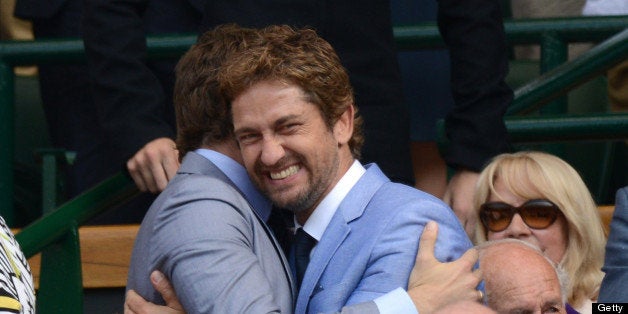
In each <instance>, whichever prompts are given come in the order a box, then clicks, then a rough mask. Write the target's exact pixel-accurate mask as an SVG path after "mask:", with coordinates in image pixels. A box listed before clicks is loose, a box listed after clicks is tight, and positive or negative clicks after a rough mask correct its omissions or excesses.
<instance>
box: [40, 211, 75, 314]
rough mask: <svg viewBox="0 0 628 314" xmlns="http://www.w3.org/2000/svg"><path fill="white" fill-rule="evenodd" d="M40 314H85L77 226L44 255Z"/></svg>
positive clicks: (41, 273) (48, 248) (68, 231)
mask: <svg viewBox="0 0 628 314" xmlns="http://www.w3.org/2000/svg"><path fill="white" fill-rule="evenodd" d="M37 313H40V314H47V313H50V314H56V313H67V314H82V313H83V277H82V275H81V248H80V243H79V233H78V225H77V224H76V223H73V224H72V225H71V226H70V227H69V228H68V230H67V231H66V233H65V235H64V236H63V237H61V239H59V241H57V242H55V243H53V244H52V245H50V246H48V247H47V248H46V249H45V250H44V252H42V255H41V270H40V276H39V290H38V292H37Z"/></svg>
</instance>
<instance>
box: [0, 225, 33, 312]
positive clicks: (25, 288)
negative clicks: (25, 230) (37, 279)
mask: <svg viewBox="0 0 628 314" xmlns="http://www.w3.org/2000/svg"><path fill="white" fill-rule="evenodd" d="M0 313H21V314H33V313H35V286H34V285H33V275H32V274H31V269H30V266H29V265H28V261H27V259H26V257H24V254H23V253H22V250H21V249H20V245H19V244H18V243H17V241H16V240H15V238H14V237H13V233H12V232H11V229H9V227H7V224H6V223H5V222H4V219H3V218H2V217H0Z"/></svg>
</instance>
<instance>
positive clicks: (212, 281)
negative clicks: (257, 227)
mask: <svg viewBox="0 0 628 314" xmlns="http://www.w3.org/2000/svg"><path fill="white" fill-rule="evenodd" d="M199 183H203V184H207V182H196V183H195V182H190V184H188V185H186V188H185V189H184V190H183V189H182V190H181V191H180V192H179V194H187V195H185V196H181V197H179V196H173V197H172V200H171V204H172V206H169V207H168V208H169V209H168V210H165V211H163V212H162V213H161V214H160V217H159V219H158V221H159V223H157V224H155V225H154V237H153V238H152V239H151V241H152V242H151V247H153V248H155V249H154V250H153V253H152V254H151V258H152V259H153V260H154V261H155V265H157V268H158V269H160V270H161V271H162V272H163V273H164V274H165V275H166V276H167V277H168V278H169V279H170V280H171V282H172V284H173V286H174V288H175V291H177V296H178V297H179V298H180V301H181V303H182V305H183V307H184V308H185V309H186V311H187V312H188V313H278V312H280V310H281V308H280V306H279V305H278V304H276V302H275V298H274V296H273V294H274V293H277V292H275V291H273V289H272V287H271V285H270V283H269V280H280V279H279V278H280V277H279V276H280V275H279V274H277V276H276V278H269V277H268V276H269V274H267V273H266V272H264V270H263V269H262V266H261V265H260V260H259V259H258V257H257V256H256V255H255V253H254V250H253V246H255V245H260V244H259V243H255V237H254V234H253V233H254V231H253V230H254V227H253V221H252V219H255V218H253V217H252V216H251V215H248V214H247V213H246V212H245V211H244V210H240V209H239V208H247V207H248V205H247V203H246V201H245V200H244V199H241V198H237V197H235V196H234V197H231V196H230V194H229V193H230V192H229V191H231V190H226V189H223V190H221V191H220V194H222V196H221V197H219V198H217V197H214V198H212V197H206V195H207V193H202V192H201V191H202V189H200V188H194V187H193V186H198V185H199ZM190 191H192V194H190ZM197 191H198V192H197ZM216 193H218V192H216ZM233 193H234V195H235V194H237V192H235V191H233ZM258 232H259V231H258ZM261 232H263V231H261ZM264 236H265V234H264ZM268 249H272V247H270V248H268Z"/></svg>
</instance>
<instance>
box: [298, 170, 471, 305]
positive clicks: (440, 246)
mask: <svg viewBox="0 0 628 314" xmlns="http://www.w3.org/2000/svg"><path fill="white" fill-rule="evenodd" d="M366 168H367V171H366V173H365V174H364V175H363V176H362V178H361V179H360V180H359V181H358V183H357V184H356V185H355V186H354V187H353V189H351V191H350V192H349V194H348V195H347V196H346V197H345V199H344V200H343V201H342V203H341V204H340V207H339V208H338V210H337V211H336V213H335V214H334V216H333V218H332V220H331V222H330V224H329V226H328V227H327V229H326V230H325V232H324V233H323V237H322V238H321V241H320V242H319V243H318V244H317V246H316V247H315V248H314V251H313V252H312V257H311V260H310V264H309V265H308V268H307V271H306V273H305V276H304V278H303V283H302V285H301V288H300V291H299V295H298V298H297V304H296V308H295V313H320V312H334V311H338V310H339V309H341V308H342V307H343V306H344V305H350V304H356V303H360V302H364V301H368V300H373V299H375V298H377V297H378V296H381V295H383V294H385V293H387V292H389V291H391V290H393V289H395V288H398V287H403V288H404V289H405V288H407V287H406V285H407V282H408V277H409V276H410V271H411V270H412V266H413V265H414V261H415V257H416V252H417V247H418V244H419V236H420V235H421V232H422V231H423V227H424V226H425V224H426V223H427V222H428V221H430V220H434V221H436V222H437V223H438V227H439V229H438V230H439V231H438V238H437V243H436V257H437V258H438V259H439V260H440V261H452V260H455V259H457V258H459V257H460V256H461V255H462V254H463V253H464V252H465V251H467V250H468V249H469V248H471V247H472V244H471V241H470V240H469V238H468V237H467V235H466V233H465V231H464V229H463V228H462V226H461V225H460V223H459V221H458V219H457V217H456V216H455V215H454V213H453V211H452V210H451V209H450V208H449V207H448V206H447V205H446V204H445V203H443V202H442V201H441V200H439V199H437V198H436V197H433V196H431V195H429V194H427V193H424V192H421V191H419V190H417V189H415V188H412V187H409V186H406V185H403V184H399V183H392V182H391V181H390V180H389V179H388V178H387V177H386V176H385V175H384V174H383V173H382V171H381V170H380V169H379V167H377V166H376V165H374V164H370V165H367V166H366Z"/></svg>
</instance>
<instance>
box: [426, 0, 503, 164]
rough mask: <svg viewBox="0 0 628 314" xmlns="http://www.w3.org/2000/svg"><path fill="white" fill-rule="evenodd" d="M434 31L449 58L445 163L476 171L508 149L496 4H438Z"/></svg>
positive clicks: (442, 0) (486, 0)
mask: <svg viewBox="0 0 628 314" xmlns="http://www.w3.org/2000/svg"><path fill="white" fill-rule="evenodd" d="M438 27H439V30H440V32H441V35H442V36H443V39H444V41H445V43H446V44H447V48H448V49H449V54H450V58H451V88H452V92H453V97H454V108H453V109H452V110H451V111H450V112H449V113H448V114H447V116H446V118H445V132H446V134H447V138H448V139H449V141H450V145H449V146H448V149H447V151H445V154H444V157H445V161H446V162H447V164H448V165H449V166H451V167H454V168H462V169H467V170H471V171H475V172H480V171H481V170H482V168H483V167H484V165H485V164H486V163H487V162H488V161H489V160H490V159H491V158H493V157H495V156H497V155H498V154H500V153H505V152H508V151H509V150H510V141H509V139H508V132H507V131H506V125H505V124H504V119H503V116H504V113H505V112H506V109H508V106H509V105H510V103H511V102H512V99H513V93H512V89H511V88H510V87H509V86H508V85H507V84H506V82H505V78H506V75H508V56H507V53H508V50H507V47H506V39H505V33H504V29H503V17H502V10H501V1H498V0H465V1H460V0H438Z"/></svg>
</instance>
